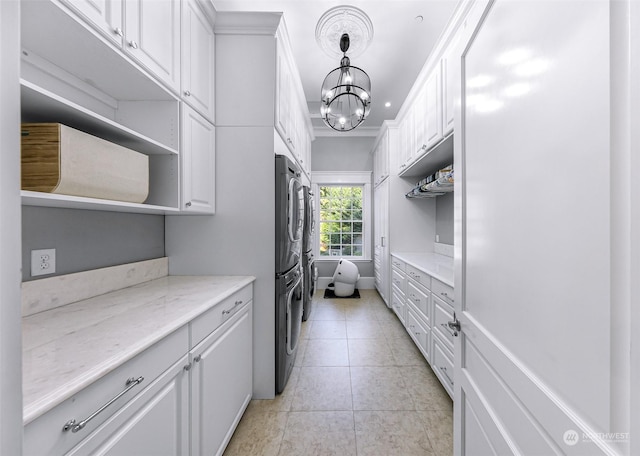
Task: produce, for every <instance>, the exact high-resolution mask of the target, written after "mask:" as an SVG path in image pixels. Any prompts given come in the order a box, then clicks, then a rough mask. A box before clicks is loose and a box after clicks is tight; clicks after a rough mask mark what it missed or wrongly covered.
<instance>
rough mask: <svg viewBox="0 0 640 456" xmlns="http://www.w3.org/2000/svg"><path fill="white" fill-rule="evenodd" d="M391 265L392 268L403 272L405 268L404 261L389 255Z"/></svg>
mask: <svg viewBox="0 0 640 456" xmlns="http://www.w3.org/2000/svg"><path fill="white" fill-rule="evenodd" d="M391 265H392V266H393V267H394V268H398V269H399V270H401V271H402V272H404V271H405V268H406V265H405V262H404V261H402V260H399V259H397V258H396V257H391Z"/></svg>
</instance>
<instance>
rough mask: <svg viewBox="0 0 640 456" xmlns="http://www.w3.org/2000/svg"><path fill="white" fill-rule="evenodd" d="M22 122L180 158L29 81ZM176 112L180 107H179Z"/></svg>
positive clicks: (24, 83) (170, 149)
mask: <svg viewBox="0 0 640 456" xmlns="http://www.w3.org/2000/svg"><path fill="white" fill-rule="evenodd" d="M20 82H21V104H22V121H23V122H57V123H62V124H65V125H67V126H69V127H72V128H75V129H77V130H81V131H84V132H85V133H89V134H91V135H94V136H97V137H99V138H102V139H104V140H107V141H110V142H113V143H116V144H119V145H121V146H123V147H127V148H129V149H132V150H135V151H137V152H140V153H143V154H147V155H154V154H178V150H177V149H175V148H173V147H170V146H167V145H165V144H162V143H160V142H159V141H156V140H154V139H152V138H149V137H148V136H145V135H143V134H141V133H138V132H136V131H134V130H132V129H131V128H128V127H126V126H124V125H121V124H119V123H118V122H115V121H114V120H111V119H109V118H107V117H104V116H102V115H100V114H97V113H95V112H93V111H90V110H89V109H86V108H84V107H82V106H80V105H78V104H76V103H74V102H72V101H69V100H67V99H65V98H63V97H60V96H58V95H56V94H54V93H52V92H50V91H48V90H46V89H44V88H42V87H39V86H37V85H36V84H33V83H31V82H29V81H25V80H21V81H20ZM176 110H177V104H176Z"/></svg>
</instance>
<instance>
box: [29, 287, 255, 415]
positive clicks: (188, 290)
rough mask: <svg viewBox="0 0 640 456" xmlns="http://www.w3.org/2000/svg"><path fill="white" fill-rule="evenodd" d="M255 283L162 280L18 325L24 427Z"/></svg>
mask: <svg viewBox="0 0 640 456" xmlns="http://www.w3.org/2000/svg"><path fill="white" fill-rule="evenodd" d="M254 280H255V277H249V276H166V277H162V278H159V279H156V280H152V281H150V282H145V283H142V284H139V285H135V286H132V287H128V288H123V289H121V290H117V291H113V292H110V293H107V294H104V295H101V296H96V297H93V298H90V299H86V300H83V301H78V302H76V303H73V304H68V305H65V306H62V307H58V308H55V309H52V310H48V311H45V312H40V313H37V314H35V315H31V316H28V317H24V318H23V319H22V343H23V367H22V369H23V372H22V375H23V381H22V385H23V386H22V387H23V423H24V424H27V423H29V422H31V421H33V420H34V419H35V418H37V417H38V416H40V415H42V414H44V413H45V412H47V411H49V410H50V409H52V408H53V407H55V406H56V405H58V404H60V403H61V402H63V401H64V400H66V399H68V398H69V397H71V396H73V395H74V394H76V393H77V392H78V391H80V390H82V389H83V388H85V387H86V386H88V385H90V384H91V383H93V382H94V381H96V380H97V379H99V378H101V377H103V376H104V375H106V374H107V373H109V372H111V371H112V370H114V369H115V368H117V367H118V366H120V365H122V364H123V363H124V362H126V361H128V360H130V359H131V358H133V357H134V356H136V355H137V354H139V353H141V352H142V351H144V350H145V349H147V348H149V347H150V346H151V345H153V344H154V343H156V342H158V341H160V340H161V339H163V338H164V337H165V336H167V335H169V334H170V333H172V332H173V331H175V330H176V329H178V328H180V327H182V326H184V325H185V324H187V323H189V322H190V321H191V320H193V319H194V318H196V317H197V316H199V315H200V314H202V313H204V312H205V311H207V310H208V309H210V308H211V307H213V306H215V305H216V304H218V303H220V302H221V301H223V300H224V299H225V298H227V297H229V296H230V295H232V294H233V293H235V292H236V291H238V290H240V289H242V288H244V287H245V286H247V285H249V284H250V283H252V282H253V281H254Z"/></svg>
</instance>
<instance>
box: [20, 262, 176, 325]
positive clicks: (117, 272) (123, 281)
mask: <svg viewBox="0 0 640 456" xmlns="http://www.w3.org/2000/svg"><path fill="white" fill-rule="evenodd" d="M168 273H169V259H168V258H167V257H162V258H156V259H153V260H146V261H138V262H135V263H127V264H122V265H118V266H111V267H107V268H100V269H93V270H90V271H83V272H77V273H74V274H67V275H61V276H55V277H49V278H46V279H40V280H33V281H30V282H23V283H22V316H23V317H27V316H29V315H33V314H36V313H39V312H44V311H46V310H51V309H55V308H56V307H60V306H64V305H67V304H71V303H73V302H77V301H82V300H84V299H89V298H92V297H94V296H99V295H102V294H105V293H109V292H110V291H114V290H119V289H121V288H125V287H131V286H133V285H137V284H139V283H143V282H148V281H151V280H154V279H158V278H160V277H164V276H166V275H168Z"/></svg>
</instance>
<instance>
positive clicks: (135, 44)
mask: <svg viewBox="0 0 640 456" xmlns="http://www.w3.org/2000/svg"><path fill="white" fill-rule="evenodd" d="M129 47H131V48H132V49H138V43H136V42H135V41H134V40H131V41H129Z"/></svg>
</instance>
